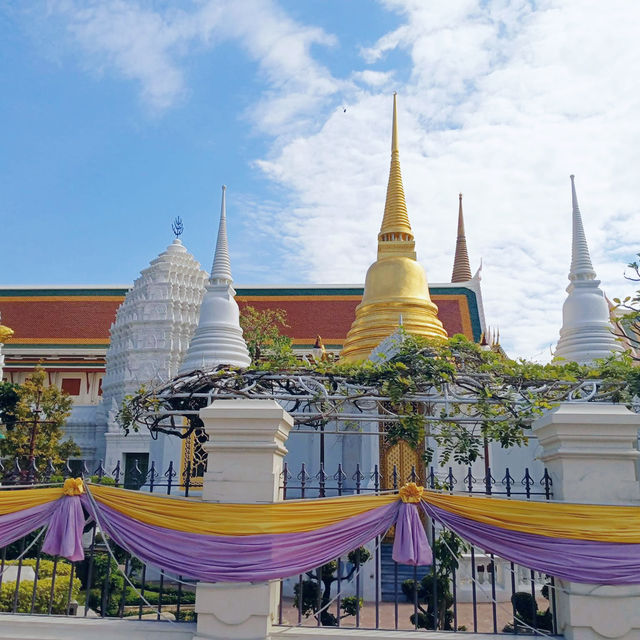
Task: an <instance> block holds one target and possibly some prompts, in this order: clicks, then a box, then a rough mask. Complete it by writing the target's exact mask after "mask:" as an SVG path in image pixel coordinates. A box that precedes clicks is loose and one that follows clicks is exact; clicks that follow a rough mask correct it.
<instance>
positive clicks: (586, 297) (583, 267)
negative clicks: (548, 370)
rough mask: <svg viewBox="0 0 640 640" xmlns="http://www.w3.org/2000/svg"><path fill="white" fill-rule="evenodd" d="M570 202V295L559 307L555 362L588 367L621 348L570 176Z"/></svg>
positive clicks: (568, 290)
mask: <svg viewBox="0 0 640 640" xmlns="http://www.w3.org/2000/svg"><path fill="white" fill-rule="evenodd" d="M571 202H572V221H573V225H572V226H573V238H572V244H571V269H570V271H569V286H568V287H567V293H568V294H569V295H568V296H567V299H566V300H565V302H564V305H563V307H562V329H560V340H558V346H557V347H556V350H555V353H554V359H555V360H560V361H562V360H564V361H568V362H578V363H580V364H589V363H590V362H593V361H594V360H596V359H597V358H606V357H607V356H609V355H611V354H612V353H613V352H615V351H622V346H621V345H620V343H619V342H618V341H617V340H616V338H615V336H614V335H613V333H612V330H613V325H612V324H611V320H610V317H609V305H608V304H607V300H606V298H605V297H604V293H603V292H602V289H600V280H597V279H596V272H595V270H594V268H593V264H592V263H591V256H590V255H589V247H588V246H587V238H586V236H585V233H584V227H583V226H582V216H581V215H580V209H579V207H578V198H577V196H576V185H575V182H574V176H573V175H572V176H571Z"/></svg>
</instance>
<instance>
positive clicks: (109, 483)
mask: <svg viewBox="0 0 640 640" xmlns="http://www.w3.org/2000/svg"><path fill="white" fill-rule="evenodd" d="M89 479H90V480H91V482H93V483H94V484H103V485H105V486H106V487H114V486H115V484H116V481H115V480H114V479H113V478H111V477H109V476H102V477H100V476H91V478H89Z"/></svg>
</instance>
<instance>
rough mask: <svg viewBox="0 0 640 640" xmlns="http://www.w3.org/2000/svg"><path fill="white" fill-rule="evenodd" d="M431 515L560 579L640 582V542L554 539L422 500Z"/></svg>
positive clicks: (481, 543)
mask: <svg viewBox="0 0 640 640" xmlns="http://www.w3.org/2000/svg"><path fill="white" fill-rule="evenodd" d="M422 506H423V508H424V510H425V511H426V512H427V514H428V515H429V516H431V517H432V518H434V520H437V521H439V522H441V523H442V524H444V525H446V526H447V527H448V528H449V529H451V530H452V531H453V532H455V533H457V534H458V535H459V536H460V537H461V538H463V539H464V540H466V541H467V542H471V543H472V544H474V545H476V546H477V547H480V548H481V549H484V550H485V551H489V552H491V553H495V554H496V555H498V556H500V557H501V558H505V559H507V560H511V561H512V562H515V563H517V564H520V565H522V566H525V567H528V568H530V569H535V570H536V571H541V572H542V573H548V574H549V575H552V576H555V577H556V578H562V579H563V580H570V581H572V582H586V583H589V584H639V583H640V544H625V543H620V542H597V541H590V540H573V539H570V538H551V537H549V536H542V535H538V534H533V533H522V532H519V531H511V530H509V529H502V528H500V527H495V526H493V525H489V524H485V523H483V522H476V521H475V520H470V519H467V518H464V517H462V516H459V515H456V514H453V513H450V512H448V511H446V510H444V509H441V508H439V507H436V506H434V505H432V504H425V503H424V502H423V503H422Z"/></svg>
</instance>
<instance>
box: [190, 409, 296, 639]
mask: <svg viewBox="0 0 640 640" xmlns="http://www.w3.org/2000/svg"><path fill="white" fill-rule="evenodd" d="M200 418H201V419H202V421H203V423H204V429H205V431H206V432H207V435H208V436H209V441H208V442H206V443H205V444H204V445H203V447H204V450H205V451H206V452H207V456H208V461H207V471H206V473H205V475H204V486H203V490H202V497H203V499H204V500H208V501H212V502H245V503H263V502H277V501H279V500H281V499H282V495H281V490H280V482H281V478H280V476H281V473H282V460H283V458H284V456H285V454H286V453H287V449H286V447H285V442H286V441H287V438H288V436H289V430H290V429H291V427H292V425H293V419H292V418H291V416H290V415H289V414H288V413H287V412H286V411H285V410H284V409H283V408H282V407H281V406H280V405H279V404H278V403H277V402H275V401H274V400H216V401H215V402H214V403H213V404H212V405H211V406H209V407H206V408H205V409H202V410H201V411H200ZM279 595H280V583H279V582H276V581H273V582H258V583H251V584H249V583H229V582H218V583H204V582H199V583H198V586H197V590H196V612H197V613H198V629H197V634H196V636H195V637H194V640H205V639H206V640H210V639H216V640H227V639H229V640H260V639H261V638H266V637H267V636H268V634H269V632H270V630H271V625H272V624H273V622H274V620H275V615H276V613H277V608H278V599H279Z"/></svg>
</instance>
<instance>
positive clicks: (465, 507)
mask: <svg viewBox="0 0 640 640" xmlns="http://www.w3.org/2000/svg"><path fill="white" fill-rule="evenodd" d="M422 499H423V500H424V501H425V502H427V503H429V504H432V505H434V506H435V507H440V508H441V509H445V510H446V511H448V512H450V513H455V514H456V515H459V516H462V517H463V518H468V519H470V520H475V521H476V522H483V523H486V524H490V525H492V526H494V527H500V528H501V529H510V530H512V531H520V532H523V533H535V534H538V535H543V536H548V537H550V538H573V539H576V540H595V541H600V542H624V543H640V506H638V507H632V506H617V505H616V506H614V505H611V506H608V505H592V504H568V503H560V502H528V501H524V500H505V499H500V498H492V497H480V496H464V495H448V494H439V493H435V492H431V491H425V492H424V493H423V494H422Z"/></svg>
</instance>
